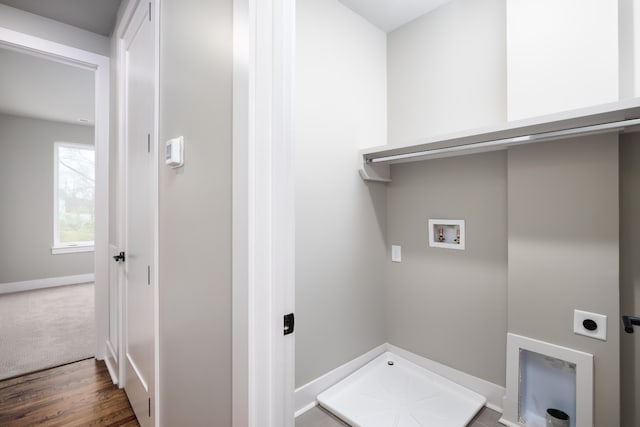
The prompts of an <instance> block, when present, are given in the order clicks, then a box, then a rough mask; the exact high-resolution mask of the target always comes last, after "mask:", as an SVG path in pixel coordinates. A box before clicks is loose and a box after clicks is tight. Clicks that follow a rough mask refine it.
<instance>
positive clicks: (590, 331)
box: [573, 310, 607, 341]
mask: <svg viewBox="0 0 640 427" xmlns="http://www.w3.org/2000/svg"><path fill="white" fill-rule="evenodd" d="M573 332H574V333H576V334H578V335H584V336H586V337H590V338H595V339H598V340H602V341H606V340H607V316H605V315H604V314H597V313H589V312H588V311H582V310H574V311H573Z"/></svg>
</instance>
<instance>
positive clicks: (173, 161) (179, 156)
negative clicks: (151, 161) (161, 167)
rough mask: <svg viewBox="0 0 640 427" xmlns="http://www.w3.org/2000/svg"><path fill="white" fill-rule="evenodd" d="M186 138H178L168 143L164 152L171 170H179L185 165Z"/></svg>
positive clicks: (165, 159)
mask: <svg viewBox="0 0 640 427" xmlns="http://www.w3.org/2000/svg"><path fill="white" fill-rule="evenodd" d="M183 154H184V138H183V137H181V136H179V137H177V138H173V139H170V140H169V141H167V146H166V149H165V152H164V161H165V163H166V164H167V166H169V167H171V168H179V167H180V166H182V165H183V164H184V155H183Z"/></svg>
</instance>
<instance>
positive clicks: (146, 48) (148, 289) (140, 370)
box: [124, 2, 156, 426]
mask: <svg viewBox="0 0 640 427" xmlns="http://www.w3.org/2000/svg"><path fill="white" fill-rule="evenodd" d="M150 10H151V8H150V4H148V3H146V2H141V3H140V4H139V5H138V7H137V9H136V11H135V12H134V14H133V18H132V20H131V22H130V24H129V27H128V29H127V31H126V32H125V37H124V43H125V55H124V69H125V104H126V117H125V122H126V124H125V128H126V131H125V135H126V159H127V160H126V182H127V184H126V219H125V222H126V226H125V227H126V243H125V247H126V261H125V272H126V298H125V301H126V302H125V311H126V313H125V337H126V338H125V339H126V342H125V346H126V348H125V351H126V362H125V363H126V380H125V387H124V388H125V391H126V393H127V396H128V397H129V400H130V402H131V406H132V407H133V409H134V412H135V414H136V416H137V417H138V421H139V422H140V424H141V425H142V426H151V425H154V412H155V411H154V410H152V407H151V404H152V402H154V399H155V396H154V390H155V377H154V372H155V365H154V345H155V339H154V332H155V327H154V297H155V295H154V292H156V281H155V277H153V272H154V247H155V244H154V231H153V227H154V217H155V216H154V212H155V211H154V206H153V202H154V198H153V197H152V190H153V188H154V186H153V184H152V176H153V175H152V174H153V170H154V168H153V159H154V153H153V150H155V147H154V144H153V143H152V141H154V139H155V138H154V137H155V135H154V94H155V93H154V76H155V74H154V65H155V46H154V29H153V26H152V25H151V17H150Z"/></svg>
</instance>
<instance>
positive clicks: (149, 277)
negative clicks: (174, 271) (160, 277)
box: [147, 265, 151, 285]
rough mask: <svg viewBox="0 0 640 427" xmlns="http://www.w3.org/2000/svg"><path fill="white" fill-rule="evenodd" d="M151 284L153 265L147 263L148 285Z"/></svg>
mask: <svg viewBox="0 0 640 427" xmlns="http://www.w3.org/2000/svg"><path fill="white" fill-rule="evenodd" d="M150 284H151V266H150V265H147V285H150Z"/></svg>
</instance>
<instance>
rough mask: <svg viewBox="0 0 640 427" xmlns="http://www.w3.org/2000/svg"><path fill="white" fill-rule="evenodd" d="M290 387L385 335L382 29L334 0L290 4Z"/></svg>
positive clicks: (362, 350)
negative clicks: (374, 170)
mask: <svg viewBox="0 0 640 427" xmlns="http://www.w3.org/2000/svg"><path fill="white" fill-rule="evenodd" d="M296 7H297V38H296V43H297V46H296V48H297V52H296V88H295V90H296V99H295V102H296V107H295V108H296V110H295V116H296V117H295V120H296V122H295V138H296V158H295V159H296V164H295V165H296V194H295V197H296V202H295V203H296V205H295V209H296V242H295V243H296V265H295V267H296V349H295V351H296V374H295V375H296V379H295V381H296V386H301V385H304V384H306V383H307V382H309V381H311V380H313V379H315V378H317V377H319V376H321V375H322V374H324V373H326V372H328V371H330V370H332V369H334V368H336V367H338V366H340V365H342V364H343V363H346V362H348V361H350V360H352V359H354V358H356V357H358V356H360V355H361V354H363V353H365V352H367V351H369V350H371V349H372V348H374V347H376V346H378V345H380V344H383V343H384V342H385V332H384V331H385V316H384V313H385V310H384V283H385V265H384V259H385V244H384V236H383V233H384V228H385V218H384V212H385V201H384V197H385V189H384V187H383V186H378V185H375V184H374V185H371V186H368V185H366V184H365V183H364V182H363V181H362V180H361V179H360V177H359V176H358V173H357V170H358V149H359V147H365V146H367V145H381V144H384V143H385V135H386V89H385V82H386V73H385V64H386V36H385V34H384V33H383V32H382V31H381V30H379V29H378V28H376V27H374V26H373V25H371V24H370V23H369V22H367V21H365V20H364V19H362V18H361V17H360V16H358V15H356V14H355V13H354V12H352V11H351V10H349V9H347V8H346V7H345V6H343V5H342V4H340V3H339V2H338V1H337V0H299V1H298V2H297V5H296Z"/></svg>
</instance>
